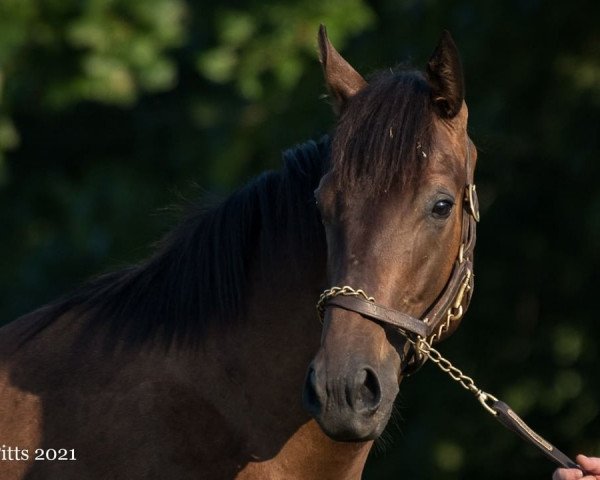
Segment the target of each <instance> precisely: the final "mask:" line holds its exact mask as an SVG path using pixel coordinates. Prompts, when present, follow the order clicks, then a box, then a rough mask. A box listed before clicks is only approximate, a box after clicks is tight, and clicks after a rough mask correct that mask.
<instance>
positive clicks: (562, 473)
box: [552, 455, 600, 480]
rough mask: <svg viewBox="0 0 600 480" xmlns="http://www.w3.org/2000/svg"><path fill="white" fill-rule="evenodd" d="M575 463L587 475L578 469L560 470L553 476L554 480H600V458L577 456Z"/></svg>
mask: <svg viewBox="0 0 600 480" xmlns="http://www.w3.org/2000/svg"><path fill="white" fill-rule="evenodd" d="M575 461H576V462H577V463H578V464H579V465H580V466H581V468H583V469H584V470H585V472H586V473H587V475H585V477H584V474H583V473H582V472H581V470H579V469H578V468H559V469H558V470H556V471H555V472H554V475H552V480H600V458H595V457H586V456H585V455H577V458H576V459H575Z"/></svg>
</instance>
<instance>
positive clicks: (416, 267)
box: [0, 27, 476, 480]
mask: <svg viewBox="0 0 600 480" xmlns="http://www.w3.org/2000/svg"><path fill="white" fill-rule="evenodd" d="M318 39H319V42H318V43H319V49H320V60H321V63H322V66H323V71H324V75H325V82H326V85H327V88H328V90H329V92H330V97H331V99H332V103H333V107H334V109H335V111H336V112H337V114H338V122H337V125H336V127H335V130H334V132H333V133H332V135H331V136H327V137H324V138H323V139H322V140H320V141H318V142H314V141H309V142H308V143H305V144H302V145H300V146H297V147H295V148H292V149H290V150H288V151H286V152H285V153H284V154H283V166H282V168H281V170H279V171H276V172H267V173H264V174H262V175H260V176H259V177H257V178H256V179H255V180H253V181H251V182H250V183H248V184H247V185H246V186H244V187H243V188H241V189H240V190H238V191H236V192H235V193H233V194H232V195H231V196H230V197H228V198H227V199H226V200H225V201H223V202H222V203H221V204H220V205H218V206H216V207H214V208H211V209H208V210H202V211H200V210H199V211H195V212H191V214H190V215H189V216H188V217H187V218H186V219H185V220H184V221H183V222H182V223H181V224H180V225H179V226H178V227H176V228H175V229H174V230H173V231H172V232H171V233H170V234H168V235H167V236H166V238H165V239H164V240H163V241H162V242H161V243H160V244H159V247H158V249H157V251H156V252H155V254H154V255H153V256H151V258H149V259H148V260H147V261H145V262H142V263H141V264H139V265H135V266H131V267H128V268H125V269H123V270H120V271H117V272H114V273H109V274H106V275H103V276H100V277H98V278H95V279H93V280H91V281H89V282H88V283H86V284H85V285H83V286H82V287H80V288H78V289H77V290H76V291H74V292H73V293H71V294H69V295H67V296H65V297H63V298H61V299H59V300H57V301H56V302H54V303H52V304H50V305H47V306H45V307H42V308H41V309H39V310H37V311H34V312H33V313H30V314H28V315H25V316H23V317H21V318H20V319H18V320H16V321H14V322H12V323H11V324H8V325H7V326H5V327H3V328H2V329H1V330H0V443H1V444H2V446H1V448H0V472H1V473H0V477H1V478H2V479H4V480H16V479H21V480H22V479H27V480H36V479H59V480H70V479H77V480H79V479H83V478H85V479H87V480H94V479H127V480H135V479H176V480H186V479H232V478H236V479H288V480H289V479H297V480H307V479H319V480H327V479H336V480H339V479H358V478H360V476H361V472H362V470H363V467H364V464H365V461H366V458H367V455H368V453H369V450H370V448H371V446H372V444H373V441H374V439H375V438H377V437H378V436H379V435H380V433H381V432H382V430H383V429H384V427H385V425H386V423H387V421H388V420H389V418H390V413H391V410H392V405H393V402H394V399H395V397H396V395H397V393H398V390H399V383H400V381H401V379H402V377H403V376H404V373H405V369H406V366H407V364H408V363H409V361H410V358H409V357H411V355H410V353H409V352H410V349H409V348H407V341H406V339H405V338H404V337H403V336H401V335H399V334H398V333H397V332H396V331H395V330H393V329H391V328H389V326H388V325H386V324H383V323H381V322H377V321H371V320H368V319H366V318H365V317H364V316H363V315H361V314H359V313H356V312H355V311H351V310H348V309H343V308H335V307H332V308H326V309H325V312H324V326H323V327H321V325H320V324H319V322H318V321H317V320H316V314H315V301H316V300H317V298H318V297H319V293H320V292H321V291H322V290H323V289H324V288H325V287H327V286H331V285H346V284H347V285H359V286H360V287H361V288H362V289H364V290H365V291H367V292H368V293H369V295H373V296H374V297H375V298H376V299H377V301H378V302H379V303H380V304H384V305H387V306H388V307H390V308H393V309H396V310H401V311H403V312H405V313H406V314H407V315H411V316H413V317H416V318H422V316H423V315H424V314H425V313H426V312H427V311H428V309H429V308H430V307H431V305H433V304H434V303H435V302H436V299H438V297H439V296H440V295H441V294H442V292H443V291H444V288H445V286H446V284H447V283H448V281H449V277H450V275H451V272H452V269H453V265H454V262H455V259H456V258H457V255H459V253H460V252H459V245H460V243H461V228H462V227H461V225H462V223H463V217H464V216H465V215H466V213H464V212H465V211H464V209H463V208H460V207H461V206H462V204H463V197H464V192H465V190H464V188H465V179H467V177H468V176H469V175H470V172H469V167H468V165H467V159H468V158H471V159H472V162H474V160H475V157H476V151H475V148H474V146H473V144H472V143H471V141H470V139H469V137H468V134H467V107H466V104H465V102H464V86H463V73H462V67H461V63H460V60H459V56H458V51H457V48H456V46H455V44H454V42H453V40H452V39H451V37H450V35H449V34H448V33H444V34H443V35H442V37H441V39H440V41H439V44H438V45H437V47H436V49H435V51H434V53H433V55H432V56H431V58H430V60H429V62H428V64H427V68H426V71H425V72H424V73H423V72H420V71H417V70H410V69H405V68H399V69H396V70H386V71H382V72H380V73H378V74H375V75H374V76H373V77H372V78H370V80H369V82H367V81H366V80H365V79H364V78H363V77H362V76H361V75H360V74H359V73H357V72H356V71H355V69H354V68H353V67H351V66H350V64H349V63H348V62H347V61H346V60H344V59H343V58H342V57H341V56H340V54H339V53H338V52H337V51H336V50H335V48H334V47H333V46H332V45H331V43H330V42H329V40H328V38H327V35H326V31H325V29H324V27H321V29H320V31H319V37H318ZM457 324H458V322H456V323H455V324H454V325H453V326H452V329H454V328H456V325H457ZM452 329H451V330H452ZM449 333H450V331H448V332H446V334H449ZM315 353H316V355H315ZM307 368H308V373H307ZM302 392H303V393H302ZM311 416H312V417H313V418H311Z"/></svg>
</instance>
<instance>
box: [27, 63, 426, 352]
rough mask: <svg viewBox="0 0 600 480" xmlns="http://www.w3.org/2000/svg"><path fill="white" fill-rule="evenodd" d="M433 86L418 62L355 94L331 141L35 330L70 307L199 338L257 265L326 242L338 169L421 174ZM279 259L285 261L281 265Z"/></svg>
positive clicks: (374, 179)
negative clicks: (323, 204)
mask: <svg viewBox="0 0 600 480" xmlns="http://www.w3.org/2000/svg"><path fill="white" fill-rule="evenodd" d="M429 95H430V91H429V87H428V85H427V82H426V81H425V79H424V77H423V75H422V74H421V73H419V72H415V71H397V72H385V73H382V74H379V75H377V76H375V77H374V78H373V79H372V80H371V82H370V84H369V86H368V87H366V88H365V89H363V90H362V91H360V92H359V93H358V94H357V95H356V96H355V97H354V98H352V99H351V100H350V101H349V103H348V105H347V108H346V109H345V110H344V111H343V112H342V115H341V117H340V120H339V123H338V126H337V128H336V131H335V135H334V137H333V140H332V142H331V144H330V141H329V138H328V137H325V138H324V139H323V140H321V141H320V142H319V143H315V142H312V141H311V142H308V143H305V144H303V145H300V146H298V147H296V148H294V149H290V150H288V151H286V152H285V153H284V155H283V158H284V162H283V163H284V164H283V168H282V169H281V170H280V171H277V172H266V173H264V174H262V175H260V176H258V177H257V178H256V179H254V180H253V181H251V182H250V183H248V184H247V185H246V186H245V187H243V188H241V189H240V190H238V191H237V192H235V193H234V194H232V195H231V196H230V197H229V198H227V199H226V200H225V201H224V202H223V203H222V204H220V205H219V206H217V207H215V208H212V209H209V210H206V211H196V212H192V214H191V215H189V216H188V217H187V218H186V219H185V220H184V221H183V222H182V223H181V224H180V225H179V226H178V227H177V228H175V229H174V230H173V231H172V232H171V233H170V234H169V235H167V237H166V238H165V239H164V240H163V241H162V242H161V244H160V246H159V249H158V250H157V252H156V253H155V254H154V255H153V256H152V257H151V258H150V259H149V260H147V261H145V262H143V263H141V264H140V265H136V266H131V267H128V268H125V269H123V270H120V271H117V272H114V273H109V274H107V275H103V276H100V277H98V278H96V279H94V280H91V281H90V282H88V283H87V284H84V285H83V286H82V287H80V288H79V289H77V290H76V291H75V292H73V293H72V294H70V295H68V296H65V297H63V298H62V299H59V300H58V301H57V302H56V303H54V304H51V305H49V306H47V307H45V308H44V309H42V310H39V311H38V312H37V313H38V314H39V318H38V320H37V321H36V322H35V326H34V329H33V331H32V333H31V335H29V336H28V338H30V337H31V336H32V335H35V334H36V333H37V332H39V331H41V330H42V329H43V328H45V327H46V326H47V325H49V324H50V323H51V322H52V321H53V320H54V319H56V318H58V317H59V316H61V315H62V314H64V313H66V312H69V311H71V310H75V311H77V312H78V313H80V314H82V313H83V314H86V316H87V318H88V320H89V321H90V325H92V326H97V327H107V328H108V329H109V332H110V333H112V334H114V335H118V336H119V337H122V338H125V339H127V340H129V341H130V342H133V343H138V344H141V343H143V342H145V341H146V340H149V339H151V338H154V337H157V336H160V337H161V338H162V339H163V340H164V341H165V342H166V344H167V345H170V344H171V343H172V342H173V341H175V342H182V341H183V342H197V341H198V340H199V339H200V338H202V336H203V333H204V332H205V331H206V329H207V327H208V326H209V325H211V324H222V323H226V322H230V321H235V319H238V318H240V317H242V316H243V313H244V307H245V300H246V294H247V291H248V279H249V273H250V271H251V269H252V268H253V267H254V266H259V267H260V266H262V267H264V268H267V267H268V265H269V261H273V260H274V258H281V256H282V255H284V256H285V258H286V259H288V258H289V255H290V252H294V251H297V250H302V251H309V252H311V251H316V250H315V249H318V248H320V249H323V248H325V246H324V245H325V242H324V232H323V228H322V225H321V223H320V219H319V215H318V212H317V209H316V207H315V205H314V197H313V191H314V190H315V188H316V187H317V186H318V183H319V180H320V178H321V177H322V175H323V174H324V173H325V172H326V171H327V169H329V168H331V170H332V171H333V172H334V173H335V174H336V178H337V179H338V182H339V183H340V185H339V186H340V188H341V189H344V188H349V187H352V186H353V185H361V186H362V188H363V189H365V188H366V189H367V190H366V193H367V194H372V195H375V194H377V193H378V192H379V191H381V190H384V189H387V188H390V186H391V185H392V184H394V183H398V182H400V183H401V185H404V184H406V183H407V182H410V181H411V180H414V179H415V178H416V177H417V175H418V173H419V170H420V169H421V168H422V166H423V164H424V162H426V158H425V157H424V156H423V155H422V154H421V150H420V149H419V148H418V146H417V143H420V146H421V147H422V151H428V145H429V142H430V129H431V128H430V127H431V118H432V110H431V107H430V103H431V102H430V98H429ZM271 266H272V268H277V267H276V266H274V265H273V264H272V265H271Z"/></svg>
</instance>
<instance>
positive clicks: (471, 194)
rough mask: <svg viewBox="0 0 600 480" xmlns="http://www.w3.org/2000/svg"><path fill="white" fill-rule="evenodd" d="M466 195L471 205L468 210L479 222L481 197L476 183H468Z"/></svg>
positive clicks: (468, 203)
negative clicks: (478, 194) (478, 195)
mask: <svg viewBox="0 0 600 480" xmlns="http://www.w3.org/2000/svg"><path fill="white" fill-rule="evenodd" d="M465 196H466V198H465V200H466V202H467V205H468V206H469V209H468V212H469V213H470V214H471V215H472V216H473V218H474V219H475V221H476V222H479V199H478V198H477V191H476V189H475V184H474V183H470V184H468V185H467V191H466V195H465Z"/></svg>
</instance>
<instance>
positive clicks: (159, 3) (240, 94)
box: [0, 0, 600, 480]
mask: <svg viewBox="0 0 600 480" xmlns="http://www.w3.org/2000/svg"><path fill="white" fill-rule="evenodd" d="M599 7H600V2H596V1H588V2H583V1H560V2H558V1H557V2H542V1H535V0H521V1H517V0H507V1H502V2H499V1H491V0H483V1H477V2H475V1H471V2H467V1H455V0H453V1H441V0H437V1H436V0H430V1H425V0H423V1H410V0H381V1H372V2H366V1H363V0H335V1H334V0H295V1H274V2H264V1H251V2H236V1H225V2H208V1H207V0H203V1H198V2H193V1H191V0H187V1H186V0H145V1H143V2H141V1H135V0H113V1H110V2H108V1H107V2H99V1H95V0H87V1H79V0H45V1H42V0H2V1H1V2H0V251H1V252H2V254H1V256H0V324H1V323H5V322H8V321H10V320H12V319H13V318H16V317H17V316H19V315H21V314H23V313H26V312H27V311H30V310H32V309H34V308H35V307H37V306H40V305H41V304H43V303H44V302H47V301H49V300H51V299H53V298H54V297H56V296H58V295H59V294H61V293H64V292H66V291H68V290H69V289H71V288H73V287H74V286H75V285H77V284H79V283H80V282H81V281H83V280H84V279H85V278H87V277H89V276H90V275H92V274H94V273H98V272H101V271H105V270H107V269H111V268H115V267H116V266H119V265H122V264H124V263H129V262H132V261H136V260H139V259H142V258H144V256H146V255H147V254H148V253H149V252H150V251H151V244H152V242H153V241H155V240H157V239H158V238H159V237H160V236H161V235H162V234H163V233H164V232H165V231H167V230H168V229H169V228H170V227H171V226H172V225H173V224H174V223H175V222H176V221H177V215H176V214H175V213H173V212H172V211H171V210H170V209H167V210H165V207H168V206H170V205H176V204H185V203H186V202H187V201H188V200H187V199H193V198H196V197H198V196H200V195H202V194H203V192H206V191H208V192H211V194H217V195H223V194H226V193H227V192H229V191H231V190H232V189H233V188H234V187H235V186H238V185H240V184H242V183H243V182H244V181H245V180H247V179H248V178H250V177H251V176H252V175H254V174H256V173H258V172H260V171H261V170H263V169H265V168H277V166H278V164H279V158H280V151H281V150H282V149H284V148H286V147H288V146H291V145H293V144H295V143H298V142H301V141H303V140H305V139H308V138H318V137H319V136H320V135H322V134H323V133H325V132H327V131H328V130H329V129H330V128H331V126H332V124H333V121H334V118H333V115H332V114H331V113H330V109H329V106H328V105H327V103H326V102H325V101H324V100H322V99H321V98H320V96H321V94H322V93H324V86H323V81H322V77H321V72H320V67H319V64H318V62H317V54H316V31H317V27H318V24H319V23H320V22H323V23H325V24H327V26H328V30H329V33H330V38H331V39H332V41H333V42H334V44H335V45H336V46H337V47H338V49H340V50H341V51H342V53H343V54H344V55H345V56H346V58H348V59H349V60H350V61H351V63H352V64H353V65H354V66H355V67H356V68H357V69H358V70H359V71H361V72H363V73H365V74H368V73H369V72H371V71H373V70H375V69H378V68H386V67H389V66H392V65H395V64H397V63H399V62H405V61H410V62H412V63H414V64H415V65H419V66H420V65H424V63H425V61H426V59H427V57H428V55H429V54H430V52H431V51H432V50H433V48H434V46H435V44H436V41H437V38H438V36H439V34H440V32H441V31H442V29H444V28H448V29H449V30H450V31H451V32H452V34H453V36H454V38H455V40H456V42H457V44H458V45H459V48H460V50H461V53H462V57H463V63H464V66H465V70H466V80H467V101H468V104H469V109H470V132H471V136H472V137H473V139H474V141H475V143H476V144H477V145H478V148H479V150H480V153H479V164H478V171H477V179H478V190H479V192H480V200H481V204H482V222H481V224H480V228H479V231H478V236H479V238H478V247H477V250H476V274H477V282H476V283H477V288H476V294H475V297H474V301H473V304H472V306H471V309H470V311H469V313H468V315H467V317H466V319H465V321H464V323H463V326H462V327H461V329H460V330H459V332H458V333H457V334H456V335H455V336H454V337H452V339H451V340H449V341H448V342H446V343H445V344H444V345H443V346H442V350H443V351H444V352H446V353H447V354H448V356H449V357H451V358H452V359H453V361H455V362H456V363H457V364H458V365H460V366H461V367H462V368H463V369H464V370H465V371H467V372H469V373H470V374H472V375H473V376H474V377H475V378H476V379H477V380H478V382H479V383H480V384H481V386H482V387H483V388H485V389H487V390H489V391H492V392H494V393H496V394H497V395H498V396H500V397H501V398H503V399H505V400H506V401H507V402H509V403H511V404H512V405H513V407H514V408H515V409H516V410H517V411H518V412H519V413H521V414H522V416H524V417H525V418H526V419H527V420H528V421H529V422H530V423H531V424H532V425H533V426H535V427H536V428H537V429H539V431H540V432H541V433H543V434H544V436H546V437H547V438H548V439H550V440H551V441H553V442H555V443H556V444H557V445H558V446H559V447H561V448H562V449H564V450H565V451H566V452H568V453H569V454H574V453H576V452H579V451H584V452H587V453H588V454H595V455H599V454H600V419H599V415H598V414H599V409H600V380H599V378H598V373H597V371H598V366H599V365H600V362H599V352H598V349H599V343H600V342H599V340H600V338H599V337H600V336H599V327H598V325H597V318H598V313H597V305H598V298H599V293H598V289H599V287H600V275H599V272H598V267H599V253H598V251H599V250H598V246H599V245H600V188H598V187H597V182H598V180H599V179H600V171H599V167H600V161H599V158H598V151H599V149H598V125H599V122H598V106H599V103H600V32H599V30H598V27H597V25H598V19H599V18H600V11H599V10H600V8H599ZM401 390H402V393H401V395H400V397H399V400H398V407H399V411H400V417H399V418H398V420H397V422H396V423H397V424H398V425H397V426H390V428H389V429H388V434H387V440H385V441H383V442H380V444H379V445H378V447H377V448H376V450H377V451H378V452H379V453H374V454H373V455H372V456H371V460H370V463H369V466H368V469H367V473H366V475H365V478H367V479H373V480H375V479H388V478H390V479H391V478H409V479H427V480H430V479H433V478H436V479H445V480H450V479H475V478H488V479H496V478H497V479H500V478H523V479H529V478H535V479H543V478H547V479H549V478H550V475H551V471H552V469H553V467H552V465H551V464H550V463H548V462H547V461H546V460H545V459H543V458H542V457H541V456H540V455H539V454H538V453H537V451H535V450H534V449H533V448H531V447H528V446H526V445H524V444H522V443H521V442H520V441H519V440H518V439H517V438H516V437H515V436H513V435H512V434H510V433H509V432H507V431H505V430H504V429H503V428H502V427H501V426H500V425H497V424H496V422H495V421H494V420H493V419H492V418H491V417H489V416H488V415H487V414H486V413H485V412H484V411H483V410H482V409H481V408H480V407H479V406H478V404H477V403H476V402H475V401H473V400H472V399H471V397H470V395H469V394H468V393H467V392H465V391H464V390H462V389H461V388H460V387H459V386H457V385H455V384H454V383H453V382H451V381H450V380H449V379H448V378H446V377H445V376H443V375H442V374H441V373H440V372H438V371H437V370H436V369H435V368H434V367H433V366H431V365H428V366H426V367H425V368H424V369H423V370H422V371H421V372H420V373H419V374H418V375H417V376H415V377H414V378H410V379H408V380H406V381H405V382H404V383H403V384H402V388H401ZM381 452H383V453H381Z"/></svg>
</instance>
